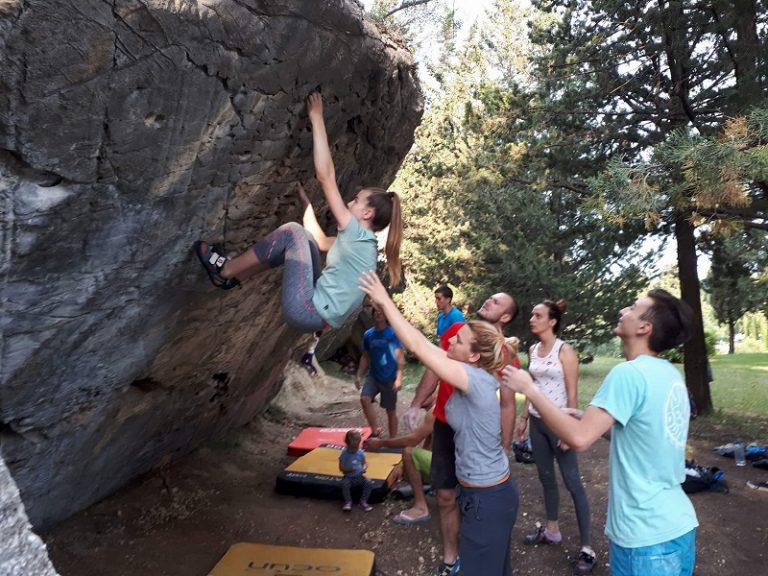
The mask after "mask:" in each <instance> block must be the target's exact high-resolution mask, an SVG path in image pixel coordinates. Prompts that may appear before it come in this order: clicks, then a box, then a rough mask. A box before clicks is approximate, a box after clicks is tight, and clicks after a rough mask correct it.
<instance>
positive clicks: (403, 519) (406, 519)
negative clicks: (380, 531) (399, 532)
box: [392, 512, 432, 526]
mask: <svg viewBox="0 0 768 576" xmlns="http://www.w3.org/2000/svg"><path fill="white" fill-rule="evenodd" d="M430 518H432V516H431V515H430V514H426V515H424V516H421V517H419V518H411V517H410V516H406V515H405V514H404V513H403V512H400V514H398V515H397V516H395V517H394V518H392V522H394V523H395V524H399V525H400V526H410V525H411V524H424V522H428V521H429V519H430Z"/></svg>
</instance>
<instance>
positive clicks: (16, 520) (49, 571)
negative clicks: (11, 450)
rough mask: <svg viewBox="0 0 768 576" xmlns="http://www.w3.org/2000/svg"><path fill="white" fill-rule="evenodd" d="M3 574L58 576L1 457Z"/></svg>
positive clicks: (0, 568) (0, 569)
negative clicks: (33, 530)
mask: <svg viewBox="0 0 768 576" xmlns="http://www.w3.org/2000/svg"><path fill="white" fill-rule="evenodd" d="M0 574H2V575H3V576H30V575H31V574H34V576H57V572H56V570H55V569H54V568H53V565H52V564H51V561H50V560H49V559H48V553H47V552H46V550H45V544H43V541H42V540H40V538H39V537H38V536H37V534H35V533H34V532H32V527H31V526H30V525H29V520H28V519H27V515H26V513H25V512H24V504H22V502H21V497H20V496H19V490H18V489H17V488H16V484H15V482H14V481H13V478H11V473H10V472H8V468H6V466H5V462H4V461H3V458H2V456H0Z"/></svg>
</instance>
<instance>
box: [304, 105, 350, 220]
mask: <svg viewBox="0 0 768 576" xmlns="http://www.w3.org/2000/svg"><path fill="white" fill-rule="evenodd" d="M307 111H308V113H309V121H310V123H311V124H312V158H313V160H314V163H315V177H316V178H317V179H318V181H319V182H320V185H321V186H322V188H323V194H325V200H326V202H328V207H329V208H330V209H331V213H332V214H333V217H334V218H336V223H337V224H338V226H339V229H340V230H343V229H344V228H346V227H347V224H349V220H350V218H352V213H351V212H350V211H349V208H347V205H346V203H345V202H344V199H343V198H342V197H341V192H339V186H338V184H337V183H336V169H335V168H334V166H333V159H332V158H331V148H330V146H329V145H328V134H327V133H326V131H325V120H324V119H323V98H322V97H321V96H320V94H319V93H317V92H313V93H312V94H310V95H309V98H307Z"/></svg>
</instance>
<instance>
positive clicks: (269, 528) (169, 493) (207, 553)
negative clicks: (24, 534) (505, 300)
mask: <svg viewBox="0 0 768 576" xmlns="http://www.w3.org/2000/svg"><path fill="white" fill-rule="evenodd" d="M402 396H405V395H402ZM408 400H409V398H407V397H401V399H400V404H401V405H402V406H403V407H405V406H407V403H408ZM358 407H359V404H358V402H357V394H356V392H355V390H354V387H353V386H352V384H351V383H349V382H343V381H341V380H336V379H333V378H330V377H328V376H321V377H318V378H315V379H314V380H313V379H310V378H309V377H308V376H306V375H305V373H304V372H303V371H302V369H301V368H298V367H296V368H291V369H290V370H289V372H288V380H287V385H286V386H285V387H284V390H283V392H281V395H280V396H279V397H278V398H277V399H276V401H275V403H273V407H272V408H270V409H269V410H268V411H267V412H266V413H265V415H264V416H262V417H259V418H257V419H256V420H254V421H253V422H252V423H251V424H250V425H249V426H247V427H245V428H243V429H241V430H238V431H236V432H233V433H230V434H229V435H228V436H227V437H225V438H223V439H220V440H217V441H214V442H211V443H210V444H209V445H208V446H206V447H205V448H203V449H200V450H198V451H197V452H195V453H194V454H192V455H190V456H188V457H186V458H184V459H182V460H181V461H179V462H177V463H175V464H174V465H172V466H171V467H169V468H167V469H164V470H162V471H158V472H157V473H155V474H152V475H148V476H147V477H145V478H144V479H142V480H140V481H137V482H135V483H134V484H132V485H131V486H129V487H127V488H125V489H124V490H122V491H120V492H119V493H117V494H115V495H113V496H111V497H109V498H107V499H105V500H103V501H102V502H99V503H98V504H95V505H94V506H92V507H90V508H88V509H87V510H84V511H83V512H81V513H79V514H77V515H75V516H74V517H72V518H70V519H69V520H67V521H65V522H64V523H62V524H60V525H59V526H57V527H56V528H55V529H53V530H51V531H49V532H47V533H44V534H41V536H42V537H43V539H44V540H45V541H46V543H47V545H48V549H49V553H50V556H51V559H52V560H53V563H54V565H55V566H56V568H57V569H58V571H59V573H60V574H61V575H62V576H129V575H130V576H136V575H139V574H141V575H147V576H181V575H184V576H197V575H199V576H205V575H206V574H208V572H209V571H210V570H211V569H212V568H213V567H214V565H215V564H216V563H217V561H218V560H219V559H220V558H221V556H223V555H224V553H225V552H226V551H227V549H228V548H229V546H231V545H232V544H235V543H237V542H257V543H265V544H276V545H289V546H306V547H319V548H361V549H369V550H372V551H374V552H375V554H376V565H377V570H378V574H379V575H380V576H430V575H431V574H432V572H433V570H434V566H435V565H436V563H437V561H438V560H439V557H438V556H439V550H440V537H439V531H438V521H437V509H436V504H435V503H434V500H433V499H430V506H431V508H432V519H431V520H430V521H429V522H428V523H426V524H421V525H416V526H408V527H404V526H397V525H395V524H393V523H392V522H391V520H390V519H391V517H392V516H394V515H395V514H396V513H397V512H399V511H400V510H401V509H404V508H406V507H407V503H404V502H402V501H397V500H392V499H388V500H386V501H385V502H384V503H382V504H380V505H377V506H376V507H375V509H374V510H373V512H370V513H367V514H366V513H364V512H362V511H360V510H359V509H355V510H353V512H352V513H351V514H345V513H343V512H342V511H341V509H340V502H332V501H324V500H310V499H306V498H296V497H292V496H281V495H278V494H276V493H275V492H274V486H275V478H276V476H277V474H278V473H279V472H280V471H281V470H282V469H283V468H284V467H285V466H286V465H288V464H289V463H290V462H291V461H292V460H293V459H292V458H290V457H288V456H286V446H287V444H288V443H289V442H290V440H291V439H292V438H293V437H294V436H295V435H296V434H297V433H298V432H299V431H300V430H301V429H302V428H303V427H305V426H313V425H314V426H346V425H361V424H362V423H363V419H362V415H361V413H360V411H359V410H358ZM382 420H383V419H382ZM691 444H692V446H693V449H694V450H695V453H696V454H695V455H696V456H697V461H698V463H699V464H704V465H714V466H719V467H721V468H723V469H724V470H725V473H726V479H727V481H728V484H729V486H730V489H731V490H730V493H729V494H720V493H713V492H707V493H699V494H695V495H693V496H692V500H693V502H694V505H695V507H696V511H697V513H698V516H699V522H700V527H699V533H698V539H697V549H698V554H697V567H696V575H697V576H716V575H717V576H724V575H726V576H727V575H739V576H748V575H757V574H766V573H768V492H758V491H753V490H750V489H749V488H747V487H746V485H745V482H746V480H749V479H752V480H755V479H756V480H766V479H768V472H765V471H762V470H757V469H753V468H751V467H746V468H737V467H736V466H735V465H734V463H733V461H732V460H727V459H724V458H721V457H719V456H715V455H714V454H712V453H711V448H712V447H711V446H709V445H704V444H703V443H700V442H698V441H697V440H696V439H695V438H693V439H691ZM607 458H608V450H607V443H605V442H600V443H598V444H597V445H596V446H594V447H593V448H592V449H591V450H590V451H588V452H586V453H584V454H583V455H581V459H580V467H581V472H582V475H583V477H584V481H585V483H586V487H587V491H588V493H589V495H590V503H591V506H592V514H593V538H594V547H595V549H596V551H597V553H598V558H599V561H600V563H601V564H600V566H599V567H598V568H597V569H596V571H595V573H596V574H604V575H607V574H609V568H608V566H607V565H606V563H607V561H608V560H607V542H606V540H605V537H604V535H603V526H604V522H605V513H606V504H607V480H608V478H607ZM513 475H514V477H515V478H516V480H517V483H518V487H519V489H520V502H521V505H520V512H519V514H518V519H517V523H516V525H515V530H514V533H513V543H514V549H513V555H514V556H513V558H514V573H515V575H516V576H523V575H529V574H531V575H532V574H536V575H540V576H548V575H558V576H559V575H569V574H570V562H571V560H572V559H573V558H574V557H575V556H576V555H577V553H578V535H577V526H576V520H575V516H574V509H573V505H572V502H571V500H570V497H569V496H568V494H567V492H565V491H564V490H563V489H562V486H561V519H560V522H561V529H562V531H563V535H564V542H563V544H562V545H561V546H558V547H552V546H550V547H534V548H530V547H525V546H523V545H522V544H521V540H522V538H523V535H524V534H526V533H528V532H529V531H531V530H532V529H533V528H534V524H535V521H536V520H537V519H540V518H541V515H542V514H543V503H542V497H541V487H540V485H539V483H538V479H537V476H536V469H535V466H533V465H522V464H517V463H515V464H513Z"/></svg>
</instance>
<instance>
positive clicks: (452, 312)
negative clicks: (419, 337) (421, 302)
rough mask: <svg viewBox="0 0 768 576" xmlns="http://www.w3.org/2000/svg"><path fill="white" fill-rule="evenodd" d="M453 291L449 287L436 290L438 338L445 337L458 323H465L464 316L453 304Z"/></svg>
mask: <svg viewBox="0 0 768 576" xmlns="http://www.w3.org/2000/svg"><path fill="white" fill-rule="evenodd" d="M452 302H453V290H451V289H450V288H449V287H448V286H440V288H438V289H437V290H435V304H436V305H437V337H438V338H440V336H442V335H443V332H445V331H446V330H448V328H450V327H451V326H452V325H453V324H456V322H464V321H465V320H464V314H462V313H461V310H459V309H458V308H456V307H455V306H454V305H453V304H452Z"/></svg>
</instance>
